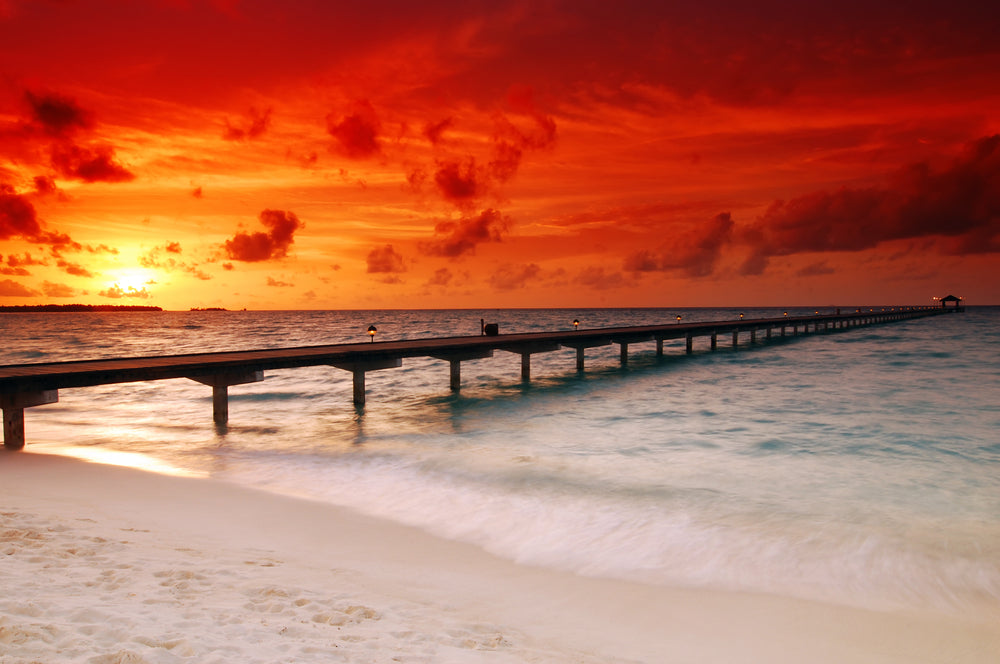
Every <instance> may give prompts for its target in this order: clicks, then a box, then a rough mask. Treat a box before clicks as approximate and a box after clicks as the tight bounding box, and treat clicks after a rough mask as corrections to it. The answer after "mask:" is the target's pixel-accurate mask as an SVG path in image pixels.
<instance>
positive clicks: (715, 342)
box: [712, 332, 719, 350]
mask: <svg viewBox="0 0 1000 664" xmlns="http://www.w3.org/2000/svg"><path fill="white" fill-rule="evenodd" d="M718 346H719V335H717V334H716V333H715V332H712V350H715V349H716V348H717V347H718Z"/></svg>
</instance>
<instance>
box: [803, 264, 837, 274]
mask: <svg viewBox="0 0 1000 664" xmlns="http://www.w3.org/2000/svg"><path fill="white" fill-rule="evenodd" d="M835 273H836V270H834V269H833V268H832V267H830V265H829V264H827V262H826V261H820V262H819V263H812V264H810V265H807V266H805V267H804V268H802V269H801V270H799V271H798V272H796V274H797V275H798V276H800V277H822V276H826V275H828V274H835Z"/></svg>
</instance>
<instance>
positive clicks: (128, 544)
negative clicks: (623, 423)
mask: <svg viewBox="0 0 1000 664" xmlns="http://www.w3.org/2000/svg"><path fill="white" fill-rule="evenodd" d="M0 487H2V493H3V497H2V504H0V588H2V592H0V663H2V664H15V663H18V664H20V663H28V662H47V663H50V664H51V663H55V662H88V663H89V662H93V663H101V664H104V663H108V664H110V663H119V662H129V663H134V662H150V663H156V664H167V663H173V662H185V661H190V662H199V663H211V662H219V663H222V662H238V663H240V664H247V663H249V662H314V661H315V662H510V663H514V662H574V663H577V662H581V663H582V662H650V663H653V662H656V663H659V662H699V663H705V662H719V663H722V662H726V663H732V662H768V663H781V662H789V663H791V662H795V663H801V662H812V663H816V662H820V663H822V662H830V663H833V662H837V663H844V662H865V663H883V662H884V663H890V662H893V663H895V662H898V663H904V662H905V663H907V664H911V663H914V662H922V663H929V662H959V663H974V662H975V663H978V662H981V663H983V664H986V663H995V662H997V661H1000V616H997V615H989V614H988V613H979V614H978V615H973V616H966V617H961V616H951V615H939V614H934V613H919V614H918V613H909V612H908V613H884V612H873V611H863V610H858V609H852V608H845V607H838V606H829V605H824V604H819V603H812V602H806V601H797V600H790V599H786V598H778V597H770V596H760V595H750V594H735V593H720V592H707V591H703V590H685V589H671V588H664V587H652V586H644V585H640V584H632V583H625V582H619V581H612V580H602V579H591V578H582V577H579V576H574V575H571V574H566V573H561V572H556V571H551V570H545V569H537V568H530V567H525V566H520V565H516V564H514V563H511V562H508V561H505V560H501V559H499V558H496V557H494V556H491V555H489V554H487V553H485V552H483V551H481V550H479V549H476V548H474V547H472V546H467V545H463V544H460V543H455V542H450V541H445V540H441V539H437V538H435V537H432V536H430V535H427V534H424V533H422V532H420V531H418V530H414V529H410V528H406V527H403V526H399V525H395V524H392V523H388V522H382V521H379V520H376V519H372V518H368V517H365V516H361V515H358V514H355V513H352V512H349V511H346V510H342V509H338V508H335V507H332V506H330V505H325V504H319V503H313V502H308V501H302V500H297V499H292V498H286V497H282V496H276V495H271V494H267V493H264V492H257V491H253V490H248V489H245V488H241V487H237V486H233V485H228V484H225V483H221V482H218V481H214V480H210V479H202V478H185V477H170V476H165V475H162V474H154V473H149V472H144V471H140V470H136V469H133V468H124V467H115V466H107V465H99V464H93V463H87V462H84V461H80V460H77V459H71V458H67V457H63V456H55V455H50V454H41V453H37V452H32V451H31V446H29V448H28V450H27V451H25V452H20V453H4V454H2V455H0Z"/></svg>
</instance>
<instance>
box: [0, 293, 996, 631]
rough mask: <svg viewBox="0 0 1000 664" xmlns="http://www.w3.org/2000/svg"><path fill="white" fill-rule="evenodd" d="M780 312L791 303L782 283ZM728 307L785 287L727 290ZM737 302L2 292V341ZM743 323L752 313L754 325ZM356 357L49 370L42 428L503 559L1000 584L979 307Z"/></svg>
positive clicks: (342, 335)
mask: <svg viewBox="0 0 1000 664" xmlns="http://www.w3.org/2000/svg"><path fill="white" fill-rule="evenodd" d="M788 311H789V314H790V315H796V314H807V313H808V314H811V313H812V312H813V311H814V310H813V309H808V310H806V309H799V310H796V309H789V310H788ZM742 312H743V313H745V315H746V316H747V317H748V318H749V317H757V316H775V315H781V313H782V312H783V310H773V309H770V310H768V309H745V310H742ZM739 313H740V310H735V309H726V310H712V309H697V310H655V309H639V310H502V311H497V310H489V311H379V312H162V313H133V314H5V315H2V316H0V335H2V338H3V339H4V344H3V349H2V350H0V363H2V364H13V363H22V362H44V361H53V360H61V359H83V358H94V357H115V356H127V355H149V354H167V353H170V354H172V353H184V352H196V351H203V350H232V349H239V348H260V347H281V346H295V345H311V344H322V343H337V342H343V341H360V340H364V339H365V338H366V335H365V330H366V329H367V327H368V325H370V324H375V325H377V326H378V329H379V335H378V339H379V340H386V339H400V338H415V337H431V336H450V335H454V334H465V333H469V334H477V333H478V332H479V319H480V318H481V317H482V318H485V319H486V320H487V321H496V322H499V323H500V329H501V332H514V331H528V330H551V329H568V328H569V327H570V324H571V321H572V320H573V319H574V318H578V319H580V321H581V327H605V326H612V325H638V324H644V323H662V322H671V321H673V320H675V317H676V315H677V314H682V315H683V316H684V320H686V321H687V320H692V321H693V320H715V319H733V318H736V317H737V316H738V314H739ZM761 336H762V335H761ZM654 350H655V347H654V345H653V344H652V343H650V344H639V345H633V346H631V347H630V361H629V365H628V367H627V368H624V369H623V368H621V367H620V366H619V362H618V347H617V346H608V347H604V348H595V349H590V350H588V351H587V370H586V371H585V372H584V373H582V374H578V373H577V372H576V371H575V357H576V356H575V351H573V350H563V351H557V352H552V353H543V354H538V355H534V356H533V357H532V381H531V383H530V384H524V383H522V382H521V380H520V356H518V355H514V354H510V353H504V352H500V351H498V352H497V353H496V356H495V357H493V358H488V359H483V360H475V361H469V362H465V363H463V365H462V390H461V392H460V393H459V394H453V393H452V392H450V390H449V389H448V365H447V363H445V362H441V361H437V360H432V359H413V360H407V361H404V365H403V367H402V368H399V369H390V370H384V371H377V372H372V373H369V374H368V377H367V384H368V403H367V405H366V406H365V407H364V408H360V409H359V408H356V407H355V406H354V405H353V404H352V403H351V375H350V374H349V373H347V372H345V371H341V370H338V369H335V368H331V367H312V368H305V369H296V370H286V371H273V372H268V373H267V375H266V380H264V381H263V382H261V383H256V384H251V385H241V386H234V387H232V388H230V423H229V426H228V427H225V428H224V429H220V428H217V427H216V426H215V425H214V424H213V423H212V419H211V410H212V406H211V391H210V390H209V388H207V387H205V386H203V385H200V384H197V383H194V382H192V381H189V380H185V379H179V380H170V381H161V382H152V383H136V384H126V385H111V386H102V387H94V388H83V389H75V390H62V391H61V392H60V401H59V403H58V404H56V405H51V406H45V407H39V408H35V409H29V411H27V412H26V418H25V420H26V430H27V438H28V445H29V449H32V448H34V449H40V450H41V449H45V447H46V445H45V444H43V441H51V442H65V441H71V442H72V444H73V445H76V446H80V447H86V448H88V449H92V450H93V449H100V450H118V451H127V452H133V453H140V454H143V455H147V456H150V457H153V458H155V459H157V460H160V461H162V462H164V463H166V464H169V465H171V466H174V467H177V468H181V469H185V470H189V471H194V472H198V473H202V474H207V475H210V476H212V477H216V478H219V479H222V480H226V481H230V482H234V483H238V484H245V485H250V486H255V487H258V488H261V489H265V490H269V491H274V492H278V493H284V494H291V495H297V496H304V497H308V498H311V499H315V500H321V501H328V502H331V503H335V504H338V505H344V506H348V507H351V508H354V509H357V510H360V511H363V512H366V513H369V514H373V515H377V516H380V517H384V518H387V519H391V520H395V521H399V522H403V523H407V524H412V525H416V526H418V527H420V528H424V529H426V530H428V531H430V532H433V533H435V534H437V535H440V536H442V537H446V538H452V539H456V540H462V541H466V542H471V543H474V544H476V545H478V546H481V547H483V548H484V549H487V550H489V551H491V552H493V553H496V554H497V555H499V556H503V557H506V558H509V559H512V560H516V561H519V562H522V563H525V564H531V565H541V566H548V567H553V568H558V569H564V570H571V571H574V572H577V573H580V574H587V575H595V576H607V577H615V578H624V579H630V580H634V581H638V582H642V583H652V584H669V585H675V586H685V587H707V588H719V589H728V590H741V591H753V592H766V593H773V594H778V595H789V596H794V597H803V598H810V599H817V600H822V601H832V602H838V603H844V604H851V605H855V606H864V607H872V608H889V607H914V608H916V607H934V608H939V609H946V610H956V611H968V610H970V609H971V608H975V607H980V608H982V607H984V606H985V607H987V608H988V610H991V611H992V610H997V609H998V608H1000V433H998V432H1000V379H998V376H1000V309H996V308H970V309H969V310H968V311H967V312H966V313H964V314H961V315H952V316H941V317H935V318H929V319H923V320H916V321H906V322H898V323H892V324H887V325H880V326H873V327H868V328H862V329H854V330H849V331H837V332H833V331H831V332H828V333H819V334H808V335H800V336H797V337H787V338H784V339H777V338H775V339H773V340H772V341H770V342H766V343H765V342H764V341H763V339H759V340H758V343H756V344H753V345H751V344H749V339H747V338H745V337H744V338H743V339H741V345H740V347H739V348H738V349H735V350H734V349H732V348H730V347H729V344H728V343H726V344H721V343H720V348H719V350H718V351H716V352H710V351H709V350H708V348H707V341H706V340H705V339H698V340H696V346H695V353H694V354H693V355H690V356H689V355H686V354H685V353H684V349H683V341H681V342H677V343H674V344H671V343H670V342H667V344H666V348H665V355H664V357H662V358H657V357H656V356H655V353H654Z"/></svg>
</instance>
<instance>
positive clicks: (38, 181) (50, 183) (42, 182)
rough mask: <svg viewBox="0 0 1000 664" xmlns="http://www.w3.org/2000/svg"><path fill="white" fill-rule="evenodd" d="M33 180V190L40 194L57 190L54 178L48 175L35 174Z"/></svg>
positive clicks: (45, 194) (53, 192) (43, 194)
mask: <svg viewBox="0 0 1000 664" xmlns="http://www.w3.org/2000/svg"><path fill="white" fill-rule="evenodd" d="M33 182H34V183H35V191H36V192H38V193H39V194H40V195H42V196H47V195H48V194H55V193H58V192H59V187H57V186H56V181H55V179H53V178H52V177H51V176H49V175H36V176H35V177H34V179H33Z"/></svg>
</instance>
